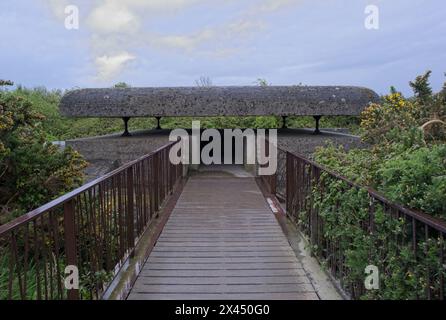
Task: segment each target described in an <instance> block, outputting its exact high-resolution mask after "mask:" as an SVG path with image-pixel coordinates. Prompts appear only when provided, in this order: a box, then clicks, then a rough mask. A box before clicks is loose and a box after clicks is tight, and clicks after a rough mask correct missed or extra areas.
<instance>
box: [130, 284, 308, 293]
mask: <svg viewBox="0 0 446 320" xmlns="http://www.w3.org/2000/svg"><path fill="white" fill-rule="evenodd" d="M312 290H313V286H312V285H311V284H308V283H300V284H295V283H293V284H267V285H265V284H230V285H228V284H217V285H214V284H161V285H158V284H148V283H137V284H136V285H135V286H134V287H133V291H134V292H135V293H152V294H153V293H183V294H190V293H297V292H310V291H312Z"/></svg>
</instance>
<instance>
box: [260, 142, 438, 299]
mask: <svg viewBox="0 0 446 320" xmlns="http://www.w3.org/2000/svg"><path fill="white" fill-rule="evenodd" d="M278 154H279V162H280V161H281V160H280V159H281V158H282V159H283V158H285V159H286V168H285V171H283V169H282V170H281V171H278V172H277V173H276V175H274V176H269V177H263V178H262V181H263V183H265V184H266V185H267V187H268V189H269V190H270V191H271V192H272V193H275V194H276V195H277V196H278V198H284V200H285V203H286V212H287V215H288V217H289V218H290V219H291V220H292V221H294V222H295V223H296V224H297V225H298V226H299V229H300V230H301V231H302V232H303V233H304V235H305V236H306V237H307V239H308V241H309V243H310V245H311V247H312V252H313V254H314V255H315V256H316V257H317V258H318V259H319V260H320V261H321V262H323V264H324V265H325V266H326V267H327V269H328V271H329V272H330V273H331V275H332V276H333V277H334V278H335V279H337V280H339V281H340V284H341V286H342V287H343V288H344V290H345V291H347V292H348V293H349V295H350V296H351V297H352V298H359V297H361V296H362V295H363V294H364V293H365V292H366V290H365V287H364V278H365V274H364V271H363V273H362V275H361V277H358V278H359V279H360V280H356V281H353V282H352V281H347V279H348V278H349V277H350V278H351V274H350V273H351V271H352V270H350V269H349V268H348V267H346V253H347V250H349V249H351V248H352V247H349V246H348V245H347V246H344V247H343V246H342V243H344V244H345V243H349V241H353V237H352V238H349V239H347V238H348V237H349V236H348V235H343V236H342V237H344V238H342V237H340V238H337V239H336V240H333V237H330V236H328V233H327V232H329V230H328V229H327V219H339V216H340V213H341V211H340V210H343V209H342V203H339V200H335V201H333V204H332V206H331V207H329V208H328V209H329V210H326V212H324V214H322V212H321V201H324V200H327V197H328V196H329V193H330V191H334V190H333V189H332V190H330V188H332V187H333V185H336V186H337V187H338V188H337V192H338V193H340V194H346V193H353V194H356V195H357V197H358V199H361V201H359V202H358V203H359V204H358V203H355V205H358V206H359V207H358V208H356V209H357V211H358V212H362V213H363V214H364V218H363V219H359V221H360V223H359V224H358V225H355V226H354V227H355V228H358V230H361V231H362V232H364V234H365V235H371V237H373V235H374V234H375V233H376V230H377V225H378V224H377V221H376V220H377V218H376V215H377V214H379V213H382V214H384V215H385V216H386V217H388V218H390V219H393V222H394V226H395V228H398V229H399V230H400V231H399V232H395V233H391V234H389V235H388V236H387V237H386V238H385V239H379V240H378V246H377V247H376V248H373V249H376V250H377V251H378V252H379V253H380V254H382V257H383V261H381V264H382V265H383V266H384V267H385V269H386V270H381V272H384V273H385V276H392V275H391V274H388V273H390V272H391V269H390V268H389V269H388V268H387V266H388V265H389V264H390V263H391V262H390V261H387V260H385V258H386V254H387V253H389V250H394V252H396V256H397V257H398V254H402V252H403V250H407V251H410V254H412V257H413V265H417V266H422V270H423V274H422V275H421V277H423V278H424V280H423V287H424V290H423V292H422V293H417V294H416V298H417V299H440V300H443V299H444V298H445V282H444V277H445V274H446V271H445V270H446V266H445V261H444V254H445V244H444V238H445V235H446V222H445V221H444V220H441V219H437V218H434V217H432V216H430V215H427V214H425V213H422V212H417V211H415V210H411V209H408V208H406V207H403V206H401V205H398V204H395V203H392V202H391V201H389V200H388V199H386V198H385V197H384V196H382V195H381V194H379V193H378V192H376V191H375V190H373V189H371V188H365V187H361V186H359V185H357V184H355V183H353V182H351V181H349V180H348V179H346V178H345V177H343V176H341V175H339V174H337V173H335V172H332V171H330V170H328V169H326V168H324V167H323V166H321V165H319V164H317V163H315V162H313V161H310V160H308V159H306V158H304V157H302V156H299V155H296V154H293V153H290V152H287V151H284V150H280V149H279V150H278ZM279 167H281V166H280V165H279ZM284 177H285V178H286V179H285V185H284V182H283V180H284ZM283 189H285V196H283V191H282V193H279V190H283ZM324 197H325V199H324ZM344 205H345V204H344ZM344 208H345V207H344ZM325 209H327V208H325ZM327 211H329V212H328V214H327ZM331 223H333V220H332V221H331ZM339 239H342V240H343V241H340V240H339ZM375 240H376V239H375ZM375 244H376V243H375ZM352 245H355V244H354V243H353V244H352ZM392 246H393V247H392ZM429 255H430V256H429ZM396 263H398V261H397V262H396ZM413 265H412V266H413ZM400 267H401V268H402V269H403V271H404V272H407V273H409V272H411V271H413V270H411V266H407V265H404V264H403V263H401V265H400ZM405 268H406V269H405ZM418 276H420V275H418ZM350 280H351V279H350ZM384 285H385V284H384Z"/></svg>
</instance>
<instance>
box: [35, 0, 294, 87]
mask: <svg viewBox="0 0 446 320" xmlns="http://www.w3.org/2000/svg"><path fill="white" fill-rule="evenodd" d="M43 1H45V2H46V3H47V4H48V5H49V6H50V7H51V8H52V10H53V12H54V13H55V14H56V16H57V17H59V18H61V17H62V18H63V15H64V12H63V11H64V7H65V6H66V5H67V4H68V2H71V3H72V4H79V3H84V4H85V2H84V1H85V0H71V1H68V0H43ZM300 1H302V0H257V1H255V2H254V3H255V4H252V3H251V4H248V5H246V8H245V9H244V10H242V11H241V12H240V13H239V14H238V16H237V17H236V18H231V19H228V20H227V21H225V22H223V23H222V24H220V25H217V26H207V25H204V26H203V27H202V28H201V29H200V30H198V31H196V32H193V33H190V34H161V33H158V32H156V31H154V30H146V29H144V27H143V26H144V23H146V22H150V21H151V20H156V19H161V18H172V17H171V16H169V15H171V14H172V12H174V13H175V12H179V11H181V10H186V9H188V8H190V7H193V6H196V5H198V4H203V3H206V4H209V3H210V2H209V0H90V1H89V2H88V5H87V6H83V7H82V8H83V9H85V8H87V7H90V8H91V10H90V12H83V13H81V16H82V15H85V16H84V19H85V21H86V22H87V26H86V27H88V28H89V30H90V31H91V48H92V53H93V55H94V57H95V58H94V61H95V65H96V66H97V73H98V74H97V78H98V79H102V80H111V79H112V78H114V77H116V76H118V75H119V73H120V72H121V71H123V70H124V68H125V67H126V66H127V64H128V62H129V61H131V60H134V59H136V56H135V55H134V54H132V53H129V52H132V51H133V52H134V51H135V48H136V47H141V46H149V47H151V48H153V47H155V48H167V49H172V48H174V49H178V50H182V51H184V52H186V53H191V52H194V53H202V54H206V55H208V56H209V55H211V56H212V55H213V53H214V56H219V57H225V56H227V55H229V54H230V53H231V52H237V48H234V47H232V46H233V45H234V42H235V40H234V39H237V41H238V42H243V41H244V40H246V39H245V37H244V36H247V35H251V34H255V33H256V32H258V31H259V30H264V28H265V24H264V22H263V18H264V17H263V16H264V15H267V14H269V13H271V12H274V11H277V10H280V9H282V8H285V7H287V6H289V5H294V4H296V3H298V2H300ZM234 2H235V0H212V2H211V4H212V5H213V6H214V7H215V9H216V10H220V9H221V6H223V5H225V4H227V3H234ZM85 10H86V9H85ZM85 17H86V18H85ZM194 18H195V17H194ZM81 20H82V17H81ZM204 46H207V47H206V49H204V48H203V47H204ZM116 52H118V54H116Z"/></svg>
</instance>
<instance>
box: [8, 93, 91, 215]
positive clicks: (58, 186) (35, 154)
mask: <svg viewBox="0 0 446 320" xmlns="http://www.w3.org/2000/svg"><path fill="white" fill-rule="evenodd" d="M42 121H44V117H43V116H42V115H41V114H40V113H38V112H36V111H35V110H34V106H33V104H32V103H31V102H30V101H29V100H28V99H26V98H23V97H21V96H18V95H15V94H13V93H11V92H7V91H0V178H1V180H0V191H1V192H0V224H2V223H5V222H6V221H8V220H10V219H11V218H13V217H16V216H18V215H21V214H23V213H25V212H26V211H28V210H31V209H33V208H35V207H38V206H39V205H42V204H44V203H45V202H48V201H50V200H52V199H53V198H55V197H57V196H59V195H61V194H64V193H66V192H67V191H70V190H71V189H73V188H75V187H77V186H79V185H80V184H81V183H82V179H83V169H84V168H85V166H86V163H85V161H84V160H83V159H82V157H81V156H80V154H79V153H77V152H75V151H73V150H72V149H70V148H66V149H65V150H63V151H60V150H59V149H58V147H56V146H54V145H52V144H50V143H47V142H46V141H45V134H44V131H43V130H42Z"/></svg>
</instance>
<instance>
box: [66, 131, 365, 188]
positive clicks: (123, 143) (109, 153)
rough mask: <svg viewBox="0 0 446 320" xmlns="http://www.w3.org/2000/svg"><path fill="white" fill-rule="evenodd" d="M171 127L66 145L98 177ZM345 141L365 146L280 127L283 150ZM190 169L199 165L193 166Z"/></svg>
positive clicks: (163, 137)
mask: <svg viewBox="0 0 446 320" xmlns="http://www.w3.org/2000/svg"><path fill="white" fill-rule="evenodd" d="M169 133H170V131H169V130H161V131H139V132H133V133H132V136H130V137H121V135H120V134H116V135H108V136H102V137H92V138H86V139H76V140H70V141H67V142H66V145H67V146H71V147H73V148H74V149H75V150H77V151H79V152H80V153H81V154H82V155H83V156H84V157H85V158H86V160H87V161H88V162H89V163H90V165H89V167H88V168H87V170H86V174H87V178H88V180H91V179H94V178H96V177H99V176H101V175H103V174H105V173H107V172H110V171H111V170H114V169H116V168H118V167H119V166H121V165H123V164H125V163H127V162H130V161H133V160H135V159H137V158H139V157H141V156H143V155H145V154H147V153H150V152H152V151H154V150H156V149H158V148H160V147H162V146H163V145H165V144H167V143H168V142H169ZM330 141H331V142H333V143H334V144H336V145H342V146H344V148H346V149H350V148H357V147H366V146H365V145H364V144H363V143H361V141H360V140H359V138H358V137H355V136H351V135H347V134H341V133H335V132H328V131H327V132H322V134H320V135H313V131H312V130H306V129H281V130H279V131H278V146H279V148H282V149H284V150H287V151H290V152H294V153H298V154H301V155H304V156H306V157H311V155H312V154H313V152H314V151H315V149H316V148H317V147H318V146H324V145H326V144H327V143H329V142H330ZM190 169H192V170H193V169H196V168H194V166H190ZM246 169H248V170H249V171H250V172H253V173H254V172H255V166H246Z"/></svg>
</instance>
